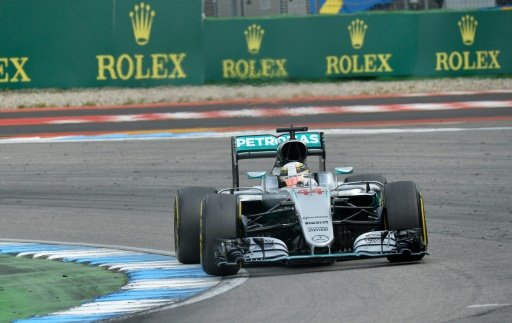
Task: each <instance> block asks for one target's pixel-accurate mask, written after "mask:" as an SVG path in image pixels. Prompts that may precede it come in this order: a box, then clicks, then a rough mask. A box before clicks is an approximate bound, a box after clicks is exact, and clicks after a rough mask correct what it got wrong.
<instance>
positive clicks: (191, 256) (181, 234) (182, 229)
mask: <svg viewBox="0 0 512 323" xmlns="http://www.w3.org/2000/svg"><path fill="white" fill-rule="evenodd" d="M213 193H215V189H214V188H210V187H186V188H182V189H179V190H178V192H177V193H176V197H175V199H174V250H175V252H176V258H178V261H179V262H181V263H182V264H198V263H199V226H200V224H199V222H200V213H201V203H202V201H203V199H204V198H205V196H206V195H208V194H213Z"/></svg>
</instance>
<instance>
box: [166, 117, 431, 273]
mask: <svg viewBox="0 0 512 323" xmlns="http://www.w3.org/2000/svg"><path fill="white" fill-rule="evenodd" d="M277 133H278V134H279V133H284V134H282V135H277V136H274V135H253V136H236V137H232V138H231V143H232V178H233V186H232V187H230V188H226V189H221V190H218V191H217V190H216V189H214V188H208V187H187V188H182V189H179V190H178V192H177V195H176V199H175V204H174V238H175V251H176V256H177V258H178V260H179V261H180V262H181V263H184V264H193V263H199V262H200V263H201V265H202V268H203V270H204V271H205V272H206V273H207V274H210V275H218V276H227V275H234V274H236V273H237V272H238V271H239V270H240V268H241V266H242V265H243V264H257V263H267V262H280V263H332V262H335V261H338V260H349V259H362V258H370V257H387V259H388V260H389V261H391V262H401V261H418V260H421V259H422V258H423V257H424V256H425V255H426V254H427V246H428V238H427V226H426V222H425V211H424V205H423V197H422V194H421V191H420V189H419V187H418V185H416V184H415V183H414V182H411V181H400V182H392V183H387V181H386V178H385V177H384V176H382V175H379V174H360V175H350V174H352V172H353V169H352V167H338V168H336V169H335V171H334V172H328V171H326V170H325V158H326V150H325V143H324V134H323V133H322V132H308V128H307V127H293V126H291V127H290V128H278V129H277ZM312 156H318V159H319V171H318V172H315V173H310V174H309V178H307V180H306V181H304V182H302V183H296V185H293V186H291V187H290V186H283V185H282V184H281V183H280V175H282V174H281V173H280V172H281V170H282V168H283V166H285V165H287V164H288V163H290V162H300V163H303V164H306V159H307V158H308V157H312ZM253 158H274V159H275V163H274V167H273V169H272V171H271V172H270V173H267V172H265V171H257V172H248V173H247V175H248V177H249V178H250V179H255V180H258V181H259V183H258V184H259V185H256V186H251V187H241V186H240V181H239V167H238V165H239V161H240V160H243V159H253ZM339 177H345V178H344V180H340V178H339Z"/></svg>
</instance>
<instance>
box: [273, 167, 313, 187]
mask: <svg viewBox="0 0 512 323" xmlns="http://www.w3.org/2000/svg"><path fill="white" fill-rule="evenodd" d="M306 177H309V169H308V168H307V167H306V165H304V164H303V163H299V162H290V163H287V164H286V165H284V166H283V167H281V171H280V172H279V183H280V186H281V187H285V186H286V187H291V186H296V185H299V184H305V183H306Z"/></svg>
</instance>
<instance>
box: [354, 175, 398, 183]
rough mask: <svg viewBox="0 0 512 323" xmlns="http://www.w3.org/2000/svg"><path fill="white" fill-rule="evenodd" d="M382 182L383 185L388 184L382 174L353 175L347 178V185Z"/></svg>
mask: <svg viewBox="0 0 512 323" xmlns="http://www.w3.org/2000/svg"><path fill="white" fill-rule="evenodd" d="M366 181H369V182H380V183H382V184H386V183H387V182H388V181H387V179H386V178H385V177H384V176H382V175H381V174H358V175H351V176H348V177H347V178H345V183H349V182H366Z"/></svg>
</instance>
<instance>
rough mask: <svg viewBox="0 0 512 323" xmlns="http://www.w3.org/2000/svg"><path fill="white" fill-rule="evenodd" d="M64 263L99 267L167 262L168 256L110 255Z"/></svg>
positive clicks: (76, 258) (74, 259)
mask: <svg viewBox="0 0 512 323" xmlns="http://www.w3.org/2000/svg"><path fill="white" fill-rule="evenodd" d="M64 260H65V261H73V262H77V263H90V264H91V265H101V264H109V263H136V262H145V261H161V260H169V256H162V255H151V254H147V255H123V256H112V255H108V254H107V255H100V256H95V257H90V256H86V257H66V258H64Z"/></svg>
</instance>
